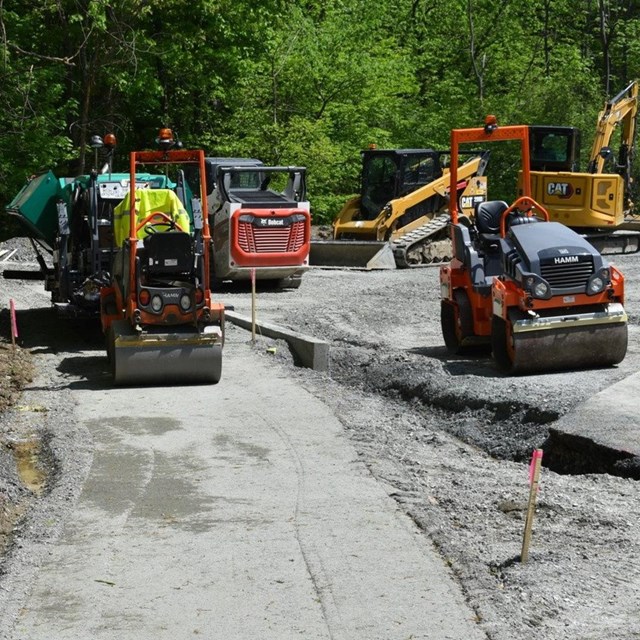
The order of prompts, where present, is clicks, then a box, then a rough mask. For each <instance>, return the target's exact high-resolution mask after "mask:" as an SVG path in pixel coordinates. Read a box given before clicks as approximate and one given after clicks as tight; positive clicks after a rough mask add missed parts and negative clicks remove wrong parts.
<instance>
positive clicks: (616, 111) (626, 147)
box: [587, 80, 638, 177]
mask: <svg viewBox="0 0 640 640" xmlns="http://www.w3.org/2000/svg"><path fill="white" fill-rule="evenodd" d="M637 116H638V83H637V81H635V80H634V81H633V82H631V83H630V84H629V85H628V86H627V87H625V89H623V90H622V91H621V92H620V93H619V94H618V95H617V96H615V97H614V98H612V99H611V100H609V101H608V102H607V103H606V104H605V107H604V109H603V110H602V111H601V112H600V115H599V116H598V125H597V128H596V136H595V139H594V141H593V146H592V147H591V156H590V157H589V165H588V169H587V171H588V173H603V172H604V164H605V161H606V159H607V156H608V154H607V153H606V152H605V153H603V150H606V149H607V148H608V147H609V144H610V143H611V138H612V137H613V133H614V131H615V130H616V129H617V128H618V127H622V130H621V137H620V154H619V158H618V164H620V165H622V166H623V167H625V169H624V171H625V172H628V169H627V168H626V167H628V158H629V154H630V152H631V149H632V148H633V145H634V139H635V131H636V119H637ZM623 177H626V176H624V175H623Z"/></svg>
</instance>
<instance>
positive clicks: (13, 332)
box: [9, 298, 18, 349]
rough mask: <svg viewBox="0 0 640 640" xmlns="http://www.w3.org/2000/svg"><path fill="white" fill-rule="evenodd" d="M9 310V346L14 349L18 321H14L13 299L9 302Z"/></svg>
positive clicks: (14, 307) (14, 306) (14, 308)
mask: <svg viewBox="0 0 640 640" xmlns="http://www.w3.org/2000/svg"><path fill="white" fill-rule="evenodd" d="M9 309H10V314H11V344H12V345H13V348H14V349H15V348H16V338H17V337H18V321H17V320H16V305H15V303H14V302H13V298H11V299H10V300H9Z"/></svg>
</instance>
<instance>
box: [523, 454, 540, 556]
mask: <svg viewBox="0 0 640 640" xmlns="http://www.w3.org/2000/svg"><path fill="white" fill-rule="evenodd" d="M541 466H542V449H536V450H535V451H534V452H533V456H532V458H531V465H530V466H529V506H528V508H527V519H526V521H525V523H524V537H523V539H522V551H521V552H520V562H522V563H525V562H527V560H528V559H529V545H530V544H531V530H532V529H533V516H534V515H535V512H536V499H537V497H538V485H539V483H540V467H541Z"/></svg>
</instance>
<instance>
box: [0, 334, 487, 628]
mask: <svg viewBox="0 0 640 640" xmlns="http://www.w3.org/2000/svg"><path fill="white" fill-rule="evenodd" d="M247 339H248V337H247V334H246V333H245V332H243V331H241V330H240V329H234V330H231V331H230V332H229V340H228V342H227V345H226V346H225V354H224V365H223V380H222V382H221V383H220V384H218V385H217V386H183V387H173V388H169V387H167V388H162V387H156V388H144V389H142V388H140V389H137V388H126V389H116V388H109V385H108V384H107V386H106V388H105V386H103V385H100V384H90V385H79V386H78V387H76V388H73V389H72V390H71V391H70V394H71V397H72V400H73V402H74V403H75V405H76V406H75V409H74V416H75V419H76V420H77V421H78V423H79V426H81V427H84V428H86V429H87V430H88V431H89V433H90V434H91V437H92V438H93V460H92V463H91V465H90V469H89V471H88V475H87V479H86V482H85V484H84V486H83V488H82V491H81V493H80V496H79V499H78V500H77V502H76V503H75V506H74V507H73V508H72V510H71V511H70V513H69V514H68V517H67V519H66V524H65V526H64V530H63V533H62V535H61V536H60V537H59V538H58V540H57V541H56V542H54V543H52V544H51V545H50V547H49V553H48V554H47V556H46V559H45V561H44V563H43V565H42V566H41V567H40V568H39V569H38V570H37V572H35V573H34V577H33V584H32V589H31V592H30V594H29V595H28V596H27V598H26V600H25V601H24V602H23V603H22V606H21V609H20V613H19V615H18V618H17V620H16V623H15V626H14V629H13V633H12V635H10V636H8V637H9V638H11V640H18V639H20V640H38V639H45V638H46V639H47V640H65V639H72V638H73V639H74V640H77V639H78V638H92V639H100V640H102V639H111V638H113V639H115V638H117V639H118V640H124V639H127V638H130V639H134V638H135V639H136V640H141V639H149V640H150V639H151V638H153V639H160V638H167V639H169V638H171V639H172V640H175V639H180V638H192V637H194V636H200V637H204V638H212V639H213V638H215V639H221V640H222V639H225V640H232V639H235V638H237V639H241V638H242V639H243V640H246V639H249V638H256V639H258V638H259V639H260V640H269V639H273V640H285V639H288V638H298V637H304V638H305V639H314V638H323V639H324V638H328V639H336V640H338V639H344V640H357V639H362V640H375V639H380V640H383V639H384V640H389V639H396V638H397V639H407V640H408V639H410V638H412V639H414V640H417V639H419V638H424V639H426V638H437V639H439V640H444V639H447V638H450V639H460V640H463V639H464V640H469V639H474V638H483V637H485V636H484V634H483V633H481V632H480V631H479V628H478V627H477V626H476V624H475V622H474V620H473V619H474V615H473V612H472V611H471V609H470V608H469V607H468V606H467V605H466V604H465V602H464V601H463V598H462V596H461V593H460V591H459V589H458V586H457V585H456V584H455V582H454V581H453V579H452V577H451V575H450V573H449V570H448V568H447V567H446V566H445V564H444V562H443V560H442V558H441V557H440V556H439V555H438V554H437V553H436V552H435V550H434V549H433V547H432V546H431V545H430V543H429V541H428V539H427V538H425V537H424V536H423V535H421V534H420V532H419V531H418V529H417V528H416V526H415V525H414V524H413V522H412V521H411V520H410V519H409V518H408V517H407V516H406V515H405V514H404V513H402V512H401V511H400V509H399V507H398V505H397V503H396V502H395V501H394V500H393V499H392V498H390V497H389V496H388V495H387V493H386V491H385V489H384V485H382V484H380V483H379V482H377V481H376V480H375V479H374V478H373V477H372V476H371V475H370V473H369V472H368V471H367V469H366V467H365V466H364V464H363V463H362V462H360V461H359V459H358V456H357V454H356V451H355V449H354V448H353V446H352V445H351V444H350V443H349V441H348V440H347V438H346V436H345V435H344V434H343V430H342V427H341V425H340V423H339V422H338V420H337V419H336V418H335V417H334V415H333V414H332V412H331V411H330V410H329V409H328V408H327V407H326V406H325V405H324V404H323V403H322V402H321V401H320V400H318V399H317V398H315V397H314V396H312V395H311V394H310V393H308V392H307V391H305V389H304V388H303V387H302V386H301V383H300V382H299V381H295V380H293V379H290V378H287V377H282V376H283V374H282V373H278V371H279V370H278V369H276V368H274V367H272V366H270V364H269V362H268V361H267V360H265V358H263V357H260V356H259V355H258V354H257V353H255V352H254V351H253V350H252V348H251V346H250V345H249V344H248V342H247ZM34 385H36V386H37V381H36V382H35V383H34ZM25 402H27V403H28V402H29V392H28V391H27V393H26V395H25Z"/></svg>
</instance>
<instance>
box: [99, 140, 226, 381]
mask: <svg viewBox="0 0 640 640" xmlns="http://www.w3.org/2000/svg"><path fill="white" fill-rule="evenodd" d="M158 144H159V146H160V150H159V151H134V152H132V153H131V156H130V176H131V179H130V189H129V192H128V193H127V195H126V196H125V198H124V200H123V201H122V202H121V203H120V205H118V206H117V207H116V208H115V209H114V222H113V225H114V226H113V231H114V239H115V245H116V247H117V251H116V253H115V255H114V258H113V264H112V269H111V282H110V284H109V286H106V287H103V288H102V289H101V292H100V312H101V313H100V317H101V323H102V329H103V332H104V333H105V336H106V341H107V356H108V358H109V361H110V364H111V369H112V372H113V378H114V382H115V384H117V385H121V384H127V385H129V384H146V383H163V384H164V383H166V384H170V383H216V382H218V381H219V380H220V377H221V373H222V344H223V337H224V305H222V304H220V303H214V302H212V300H211V291H210V287H209V277H210V275H209V255H210V253H209V249H210V242H211V238H210V235H209V225H208V221H207V216H206V215H203V203H206V198H207V193H206V188H205V185H204V175H205V164H204V158H205V155H204V151H202V150H196V151H187V150H183V149H181V148H179V143H177V142H176V141H175V140H174V138H173V134H172V133H171V131H170V130H168V129H163V130H161V132H160V136H159V138H158ZM141 165H155V166H156V167H162V168H163V169H164V170H165V171H166V172H167V173H168V172H169V170H170V169H171V168H173V169H175V167H171V165H178V166H180V167H181V166H184V165H195V166H196V167H197V168H198V170H199V175H200V176H201V179H200V190H199V192H198V193H191V190H190V188H189V187H188V185H187V183H186V181H185V180H184V176H183V175H181V174H180V171H183V170H182V169H178V174H179V175H178V176H177V180H176V181H175V183H176V184H177V185H181V188H176V190H175V191H174V190H172V189H149V188H144V185H138V184H136V179H135V176H136V171H137V170H138V168H139V167H140V166H141Z"/></svg>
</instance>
